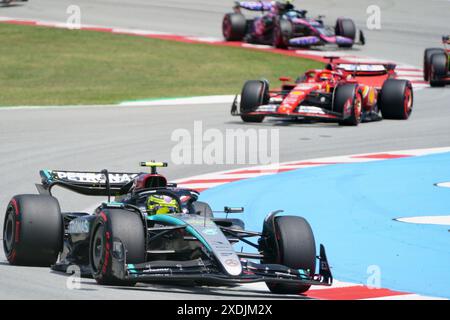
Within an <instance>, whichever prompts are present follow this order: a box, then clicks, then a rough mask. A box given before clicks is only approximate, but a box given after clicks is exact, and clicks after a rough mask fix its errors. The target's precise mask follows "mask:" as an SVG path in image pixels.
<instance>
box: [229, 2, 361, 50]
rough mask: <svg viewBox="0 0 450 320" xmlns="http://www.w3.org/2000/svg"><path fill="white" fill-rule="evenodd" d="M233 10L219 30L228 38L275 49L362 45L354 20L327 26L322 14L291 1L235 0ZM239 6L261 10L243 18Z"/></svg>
mask: <svg viewBox="0 0 450 320" xmlns="http://www.w3.org/2000/svg"><path fill="white" fill-rule="evenodd" d="M233 9H234V12H233V13H227V14H226V15H225V16H224V18H223V22H222V32H223V35H224V37H225V39H226V40H227V41H245V42H248V43H256V44H266V45H272V46H274V47H276V48H288V47H303V48H308V47H311V46H320V45H326V44H334V45H337V46H338V47H340V48H351V47H352V46H353V45H355V44H359V45H364V44H365V39H364V34H363V32H362V31H361V30H359V32H358V39H356V38H357V30H356V26H355V23H354V22H353V20H351V19H348V18H338V19H337V21H336V25H335V26H334V27H331V26H326V25H325V24H324V22H323V20H322V19H323V16H319V17H317V18H315V19H313V18H309V17H307V16H306V13H307V11H306V10H297V9H295V7H294V6H293V5H292V4H291V3H290V2H279V1H271V2H262V1H236V3H235V6H234V7H233ZM241 9H246V10H249V11H255V12H261V15H260V16H257V17H254V18H246V17H245V16H244V15H243V14H242V12H241Z"/></svg>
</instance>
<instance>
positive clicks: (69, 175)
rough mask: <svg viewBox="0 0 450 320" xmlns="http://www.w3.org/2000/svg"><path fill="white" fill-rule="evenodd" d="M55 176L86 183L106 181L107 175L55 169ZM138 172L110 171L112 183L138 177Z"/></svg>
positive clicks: (128, 180) (124, 181) (60, 178)
mask: <svg viewBox="0 0 450 320" xmlns="http://www.w3.org/2000/svg"><path fill="white" fill-rule="evenodd" d="M53 174H54V175H55V177H56V178H57V179H59V180H66V181H73V182H86V183H105V182H106V180H105V176H104V175H103V174H102V173H96V172H69V171H53ZM137 176H138V174H128V173H110V174H109V181H110V183H126V182H130V181H132V180H133V179H134V178H136V177H137Z"/></svg>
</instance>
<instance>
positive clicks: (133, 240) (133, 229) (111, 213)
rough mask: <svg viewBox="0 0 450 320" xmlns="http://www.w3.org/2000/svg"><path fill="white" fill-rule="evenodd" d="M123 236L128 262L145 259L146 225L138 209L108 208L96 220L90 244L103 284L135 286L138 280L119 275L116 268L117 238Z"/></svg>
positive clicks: (93, 263) (96, 273) (94, 268)
mask: <svg viewBox="0 0 450 320" xmlns="http://www.w3.org/2000/svg"><path fill="white" fill-rule="evenodd" d="M117 240H120V241H121V242H122V243H123V245H124V248H125V251H126V262H127V264H136V263H143V262H145V256H146V246H145V233H144V225H143V223H142V220H141V217H140V216H138V215H137V214H136V213H135V212H131V211H128V210H124V209H105V210H103V211H102V212H101V214H99V215H98V217H97V219H96V220H95V222H94V224H93V227H92V232H91V240H90V247H89V261H90V265H91V268H92V273H93V277H94V279H95V280H96V281H97V283H98V284H101V285H115V286H134V285H135V284H136V282H135V281H126V280H122V279H119V278H117V277H116V276H115V275H114V273H113V270H112V254H113V251H112V250H113V248H114V241H117Z"/></svg>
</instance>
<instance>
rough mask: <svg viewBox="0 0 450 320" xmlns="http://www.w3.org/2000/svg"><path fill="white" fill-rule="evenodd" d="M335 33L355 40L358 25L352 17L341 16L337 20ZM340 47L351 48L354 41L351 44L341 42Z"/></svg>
mask: <svg viewBox="0 0 450 320" xmlns="http://www.w3.org/2000/svg"><path fill="white" fill-rule="evenodd" d="M335 33H336V35H337V36H341V37H346V38H350V39H352V40H353V41H355V37H356V26H355V23H354V22H353V20H352V19H347V18H339V19H337V20H336V27H335ZM338 46H339V47H340V48H351V47H352V46H353V43H350V44H339V45H338Z"/></svg>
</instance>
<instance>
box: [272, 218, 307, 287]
mask: <svg viewBox="0 0 450 320" xmlns="http://www.w3.org/2000/svg"><path fill="white" fill-rule="evenodd" d="M274 231H275V235H272V236H271V237H270V239H271V240H272V241H273V242H274V243H271V244H269V246H270V247H272V248H278V250H276V249H275V250H272V252H276V254H275V257H273V258H274V259H273V260H272V261H270V260H264V261H263V263H276V264H281V265H284V266H287V267H289V268H293V269H303V270H309V272H310V275H314V273H315V270H316V243H315V240H314V235H313V232H312V230H311V226H310V225H309V223H308V221H306V219H304V218H302V217H297V216H280V217H275V230H274ZM275 242H276V243H275ZM263 254H264V253H263ZM266 284H267V287H268V288H269V290H270V291H271V292H273V293H279V294H299V293H303V292H306V291H308V289H309V288H310V287H311V286H310V285H299V284H285V283H270V282H267V283H266Z"/></svg>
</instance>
